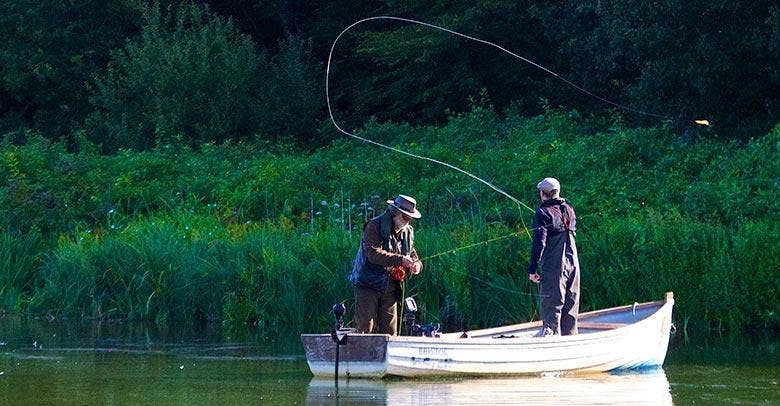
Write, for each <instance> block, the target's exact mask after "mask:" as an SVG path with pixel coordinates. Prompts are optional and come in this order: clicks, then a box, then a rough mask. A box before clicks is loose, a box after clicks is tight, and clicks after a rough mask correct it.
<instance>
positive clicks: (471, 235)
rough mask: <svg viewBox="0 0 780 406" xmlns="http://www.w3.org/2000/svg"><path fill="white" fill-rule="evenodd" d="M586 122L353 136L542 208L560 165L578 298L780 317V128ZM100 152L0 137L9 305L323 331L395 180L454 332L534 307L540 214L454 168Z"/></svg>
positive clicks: (428, 289)
mask: <svg viewBox="0 0 780 406" xmlns="http://www.w3.org/2000/svg"><path fill="white" fill-rule="evenodd" d="M585 125H586V124H585V123H584V121H583V120H581V119H579V118H578V115H577V114H576V113H566V112H558V111H548V113H547V114H545V115H542V116H538V117H532V118H522V117H516V116H510V117H509V118H507V119H501V118H499V116H498V115H497V114H495V113H494V112H493V111H492V110H490V109H482V108H476V109H474V111H472V112H471V113H469V114H464V115H459V116H456V117H453V118H452V119H451V120H450V122H449V124H448V125H447V126H444V127H440V128H437V127H423V128H415V127H409V126H406V125H394V124H382V125H373V126H370V127H368V128H366V129H365V130H364V131H363V132H362V133H361V134H362V135H363V136H366V137H369V138H371V139H375V140H379V141H383V142H389V143H391V144H392V145H395V146H397V147H400V148H403V149H406V150H409V151H412V152H415V153H419V154H424V155H426V156H430V157H432V158H436V159H441V160H445V161H447V162H450V163H452V164H455V165H457V166H459V167H462V168H464V169H466V170H468V171H470V172H472V173H475V174H478V175H479V176H481V177H483V178H485V179H488V180H490V181H491V182H492V183H494V184H496V185H498V186H500V187H502V188H503V189H505V190H506V191H507V192H508V193H510V194H512V195H513V196H516V197H517V198H518V199H519V200H521V201H523V202H525V203H526V204H528V205H529V206H535V204H536V202H535V193H534V184H535V182H536V181H538V179H540V178H541V177H543V176H545V175H549V174H552V175H555V176H557V177H559V178H560V179H561V180H562V182H563V185H564V191H563V194H564V196H565V197H567V198H568V199H569V200H570V201H572V202H573V204H574V206H575V207H576V208H577V213H578V216H579V221H578V226H579V231H578V242H579V246H580V251H581V261H582V268H583V290H584V293H583V307H584V308H585V309H594V308H602V307H605V306H613V305H619V304H625V303H627V302H633V301H644V300H656V299H659V298H661V297H662V295H663V292H665V291H674V292H675V295H676V298H677V299H678V307H677V309H678V310H677V318H678V319H679V320H680V321H685V322H686V323H688V324H689V325H690V326H698V327H700V328H706V327H708V326H709V327H717V328H729V329H739V328H748V327H751V328H752V327H771V326H776V325H777V322H778V318H777V312H778V305H779V302H778V299H777V297H778V293H779V292H780V286H778V279H777V278H776V275H775V273H776V270H777V269H780V263H779V262H778V258H780V253H779V252H778V245H777V244H776V243H775V241H774V237H776V236H777V235H778V231H780V230H778V225H777V221H776V220H775V219H774V216H773V213H777V210H778V209H780V207H778V203H777V201H776V199H774V198H773V197H772V195H774V194H775V193H776V192H777V188H778V183H777V182H778V179H777V174H778V173H780V171H778V163H779V162H780V157H779V156H778V155H779V154H780V149H778V145H780V126H778V127H776V128H775V129H774V130H773V131H772V132H771V133H769V134H767V135H765V136H763V137H760V138H756V139H753V140H751V141H749V142H747V143H746V144H744V145H738V144H736V143H734V142H729V141H722V140H708V139H700V140H696V141H691V140H684V139H681V138H679V137H677V136H674V135H671V134H670V133H669V132H668V131H667V130H664V129H624V128H615V129H613V130H611V131H608V132H602V133H597V134H594V135H581V134H582V131H583V130H582V127H583V126H585ZM94 150H95V148H89V147H88V145H87V144H85V146H84V147H83V148H81V152H78V153H68V152H66V151H65V150H64V149H63V146H62V145H60V144H53V143H50V142H48V141H46V140H45V139H42V138H40V137H36V136H31V138H30V139H29V142H27V143H26V144H24V145H12V144H9V143H6V144H4V145H3V147H2V151H1V152H2V157H3V162H2V165H0V178H1V179H6V181H5V183H3V184H2V185H1V187H0V199H2V206H1V207H2V209H0V215H2V220H3V223H2V233H1V234H0V253H2V258H3V261H4V262H3V263H2V264H0V265H2V267H3V270H4V273H3V274H2V275H3V278H2V279H0V281H1V282H2V284H0V303H2V304H3V307H4V309H6V310H11V311H23V312H27V313H31V314H50V315H51V316H54V317H100V318H114V317H119V318H124V317H129V318H131V319H146V320H155V321H157V322H159V323H164V322H166V321H174V320H176V321H186V322H191V323H194V322H197V321H198V320H206V319H208V320H224V321H226V322H228V323H245V322H249V323H256V324H259V325H262V326H266V327H269V328H273V329H274V330H278V331H288V332H295V331H302V330H323V329H326V328H327V327H328V326H329V323H330V317H331V316H330V312H329V309H330V306H331V305H332V304H333V303H335V302H336V301H344V302H346V303H347V304H348V305H349V304H350V303H351V302H352V297H351V289H350V286H349V284H348V282H347V280H346V275H347V274H348V273H349V269H350V266H351V260H352V257H353V255H354V253H355V249H356V246H357V241H358V239H359V237H360V229H361V226H362V223H363V221H365V219H366V218H367V217H370V216H371V215H372V214H373V213H375V212H377V211H379V210H383V209H384V207H385V205H384V200H385V199H387V198H389V197H392V196H393V195H395V194H396V193H399V192H402V191H403V192H408V193H410V194H412V195H414V196H415V197H416V198H417V199H418V201H419V202H420V206H421V210H422V211H423V213H424V217H423V219H422V220H421V221H419V222H418V223H417V224H416V226H417V230H418V231H417V234H418V237H417V239H418V249H419V251H420V253H421V255H422V256H423V257H429V256H433V257H432V258H430V259H429V260H427V261H426V266H425V269H424V272H423V273H422V274H421V276H419V277H417V278H415V279H412V280H411V281H410V282H409V284H408V286H407V293H408V294H410V295H415V297H416V298H417V300H418V303H420V305H421V306H422V310H423V314H422V315H421V317H423V318H425V319H426V320H428V321H440V322H442V323H444V324H445V325H447V326H449V327H450V328H461V327H475V326H487V325H497V324H500V323H503V322H506V321H521V320H527V319H529V318H531V317H533V316H534V314H535V311H536V303H535V298H534V294H535V291H534V287H533V286H531V285H530V284H529V283H528V282H527V280H526V278H525V274H524V272H525V266H526V265H527V261H528V250H529V241H528V236H527V234H526V233H525V231H524V227H525V225H528V224H530V221H531V217H532V214H533V213H532V212H531V211H529V210H528V209H524V208H520V207H518V206H516V205H515V204H514V203H512V202H511V201H509V199H506V198H505V197H503V196H501V195H500V194H498V193H495V192H494V191H492V190H490V189H489V188H487V187H485V186H484V185H482V184H481V183H479V182H475V181H474V180H472V179H470V178H468V177H466V176H464V175H461V174H458V173H456V172H454V171H451V170H448V169H446V168H444V167H441V166H438V165H434V164H431V163H429V162H425V161H421V160H414V159H411V158H408V157H405V156H402V155H400V154H394V153H390V152H387V151H386V150H383V149H380V148H377V147H373V146H370V145H366V144H362V143H359V142H358V141H354V140H350V139H342V140H338V141H336V142H334V143H333V144H332V145H331V146H329V147H327V148H321V149H319V150H317V151H315V152H311V153H308V154H302V153H292V152H284V151H281V150H278V151H275V152H270V150H269V149H268V147H267V146H261V145H256V144H248V143H237V144H232V143H225V144H222V145H214V144H204V145H201V146H200V147H199V148H198V149H196V150H193V149H190V148H188V147H174V146H168V145H160V146H158V147H157V148H155V149H154V150H151V151H148V152H130V151H122V152H120V153H117V154H113V155H100V154H98V153H96V152H94ZM90 151H91V152H90ZM511 234H516V235H515V236H511V237H508V238H501V239H498V240H496V241H494V242H491V243H489V244H478V245H476V246H475V247H472V248H468V249H463V250H459V251H456V252H454V253H449V251H451V250H454V249H457V248H460V247H464V246H467V245H470V244H475V243H480V242H483V241H486V240H490V239H494V238H498V237H503V236H507V235H511Z"/></svg>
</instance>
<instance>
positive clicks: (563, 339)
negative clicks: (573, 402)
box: [301, 292, 674, 378]
mask: <svg viewBox="0 0 780 406" xmlns="http://www.w3.org/2000/svg"><path fill="white" fill-rule="evenodd" d="M673 306H674V299H673V294H672V293H671V292H669V293H666V295H665V297H664V300H661V301H656V302H648V303H641V304H638V303H635V304H633V305H628V306H622V307H615V308H611V309H606V310H598V311H593V312H588V313H582V314H580V316H579V318H578V325H579V334H577V335H573V336H547V337H535V335H536V334H537V333H538V332H539V330H540V327H541V322H540V321H535V322H530V323H523V324H514V325H509V326H503V327H496V328H489V329H484V330H473V331H469V332H468V333H467V334H464V333H462V332H456V333H447V334H441V335H440V336H437V337H427V336H422V337H418V336H388V335H385V334H353V333H348V332H347V331H343V332H340V333H339V336H342V335H343V336H345V337H346V338H345V339H343V340H344V341H346V343H345V344H343V345H339V346H338V347H339V348H338V363H337V362H336V356H337V350H336V342H335V341H334V339H333V338H332V336H331V334H302V335H301V341H302V342H303V346H304V348H305V350H306V360H307V361H308V363H309V368H310V369H311V372H312V373H313V374H314V376H316V377H328V376H329V377H333V376H334V373H335V372H336V370H338V374H339V376H346V377H354V378H381V377H384V376H403V377H419V376H448V375H449V376H456V375H491V376H496V375H529V374H531V375H534V374H541V373H556V372H562V373H589V372H606V371H615V370H623V369H638V368H648V367H657V366H660V365H662V364H663V362H664V358H666V350H667V347H668V344H669V334H670V331H671V327H672V307H673ZM466 335H467V337H464V336H466ZM337 364H338V369H336V367H337Z"/></svg>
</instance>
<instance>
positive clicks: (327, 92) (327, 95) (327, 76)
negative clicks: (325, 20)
mask: <svg viewBox="0 0 780 406" xmlns="http://www.w3.org/2000/svg"><path fill="white" fill-rule="evenodd" d="M373 20H391V21H400V22H405V23H411V24H417V25H422V26H424V27H428V28H432V29H435V30H440V31H444V32H447V33H449V34H452V35H456V36H459V37H462V38H465V39H468V40H470V41H474V42H478V43H481V44H484V45H488V46H490V47H493V48H496V49H498V50H500V51H502V52H505V53H507V54H509V55H511V56H512V57H514V58H517V59H519V60H521V61H523V62H525V63H527V64H530V65H532V66H534V67H536V68H538V69H540V70H542V71H544V72H545V73H547V74H549V75H552V76H554V77H556V78H558V79H559V80H561V81H562V82H564V83H566V84H567V85H569V86H571V87H573V88H575V89H577V90H578V91H580V92H582V93H585V94H587V95H589V96H590V97H593V98H595V99H597V100H599V101H601V102H604V103H607V104H610V105H612V106H615V107H617V108H620V109H623V110H626V111H630V112H633V113H636V114H641V115H644V116H649V117H656V118H664V119H670V118H671V117H669V116H667V115H662V114H655V113H650V112H647V111H643V110H638V109H634V108H631V107H628V106H625V105H622V104H619V103H615V102H613V101H611V100H608V99H606V98H604V97H601V96H599V95H597V94H595V93H593V92H591V91H589V90H587V89H585V88H583V87H581V86H578V85H577V84H575V83H573V82H571V81H570V80H567V79H566V78H564V77H562V76H560V75H559V74H557V73H555V72H553V71H551V70H550V69H547V68H546V67H544V66H542V65H540V64H538V63H536V62H534V61H532V60H530V59H528V58H525V57H523V56H521V55H518V54H516V53H514V52H512V51H510V50H508V49H506V48H504V47H502V46H500V45H497V44H495V43H493V42H490V41H486V40H483V39H480V38H476V37H472V36H470V35H466V34H463V33H460V32H457V31H454V30H450V29H448V28H444V27H440V26H438V25H435V24H431V23H426V22H422V21H417V20H412V19H409V18H402V17H392V16H374V17H368V18H364V19H362V20H359V21H356V22H354V23H352V24H351V25H349V26H348V27H347V28H345V29H344V30H342V31H341V33H339V35H338V36H337V37H336V39H335V40H334V41H333V44H332V45H331V47H330V53H329V54H328V64H327V68H326V73H325V98H326V101H327V104H328V114H329V115H330V120H331V122H333V125H334V126H335V127H336V129H338V130H339V131H340V132H342V133H344V134H346V135H347V136H349V137H352V138H354V139H357V140H360V141H363V142H365V143H369V144H373V145H376V146H378V147H382V148H386V149H389V150H391V151H394V152H397V153H400V154H403V155H407V156H410V157H413V158H417V159H422V160H426V161H430V162H433V163H436V164H439V165H443V166H446V167H448V168H450V169H453V170H455V171H458V172H460V173H462V174H464V175H467V176H469V177H471V178H472V179H474V180H477V181H479V182H481V183H483V184H485V185H487V186H488V187H490V188H491V189H493V190H495V191H496V192H498V193H501V194H502V195H504V196H506V197H507V198H509V199H510V200H512V201H513V202H515V203H516V204H517V205H518V206H520V207H523V208H526V209H528V210H530V211H531V212H533V211H534V209H532V208H531V207H529V206H528V205H526V204H525V203H523V202H521V201H519V200H518V199H516V198H515V197H513V196H511V195H510V194H508V193H507V192H505V191H503V190H502V189H500V188H498V187H497V186H495V185H493V184H492V183H490V182H488V181H486V180H484V179H482V178H480V177H478V176H476V175H474V174H472V173H470V172H468V171H466V170H464V169H461V168H458V167H456V166H454V165H452V164H449V163H446V162H442V161H439V160H437V159H433V158H430V157H426V156H422V155H418V154H414V153H411V152H408V151H404V150H401V149H399V148H394V147H391V146H388V145H384V144H381V143H379V142H376V141H373V140H370V139H367V138H364V137H361V136H358V135H356V134H353V133H351V132H349V131H347V130H345V129H343V128H341V126H340V125H339V124H338V122H337V121H336V119H335V117H334V116H333V108H332V106H331V103H330V65H331V61H332V58H333V51H334V50H335V48H336V43H338V41H339V39H340V38H341V36H342V35H344V34H345V33H346V32H347V31H349V30H351V29H352V28H353V27H355V26H357V25H359V24H362V23H365V22H368V21H373ZM699 121H702V123H700V122H699ZM704 121H705V120H698V121H697V122H696V124H700V125H705V124H704V123H703V122H704ZM706 125H709V122H707V123H706Z"/></svg>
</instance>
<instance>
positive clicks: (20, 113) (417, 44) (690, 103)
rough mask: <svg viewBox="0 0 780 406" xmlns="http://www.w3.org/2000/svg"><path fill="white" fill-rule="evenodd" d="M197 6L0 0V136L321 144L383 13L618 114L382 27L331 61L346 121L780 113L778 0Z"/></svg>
mask: <svg viewBox="0 0 780 406" xmlns="http://www.w3.org/2000/svg"><path fill="white" fill-rule="evenodd" d="M195 3H197V4H198V5H193V3H192V2H189V1H183V2H180V1H176V0H157V1H147V0H112V1H103V2H100V1H93V0H89V1H79V2H62V1H57V0H40V1H30V0H23V1H13V2H10V1H9V2H3V4H2V5H0V23H2V24H0V27H2V28H0V42H2V43H3V44H5V46H4V47H3V48H2V49H1V50H0V66H2V71H0V134H6V135H5V137H10V136H13V135H14V134H15V133H17V132H18V131H19V130H25V129H32V130H38V131H40V132H41V134H43V135H44V136H45V137H48V138H52V139H60V138H65V139H68V140H71V141H72V140H73V139H74V138H77V134H78V132H79V131H80V130H87V132H86V133H87V135H88V137H89V138H90V139H91V140H92V141H93V142H95V143H96V144H98V145H102V146H103V148H104V150H105V151H115V150H116V149H119V148H135V149H148V148H152V147H154V146H155V145H156V143H157V142H163V143H165V142H169V140H170V139H181V140H183V141H184V142H187V143H190V144H191V145H198V144H200V143H202V142H217V143H219V142H222V141H223V140H227V139H231V140H236V139H259V140H278V139H288V140H289V139H292V140H295V141H297V142H298V143H299V145H307V146H309V147H311V146H314V147H316V146H321V145H323V144H325V143H326V142H327V141H328V140H330V139H332V137H333V133H332V132H327V131H321V130H319V129H320V127H321V126H320V124H321V123H322V122H323V121H325V119H326V118H327V115H326V114H327V112H326V110H325V103H324V97H323V96H324V95H323V90H322V86H321V83H322V80H323V76H324V71H323V69H321V66H323V65H324V63H325V62H326V61H327V57H328V52H329V51H330V46H331V44H332V41H333V40H334V39H335V38H336V35H338V33H339V32H340V31H341V30H342V29H343V28H344V27H346V26H348V25H349V24H351V23H353V22H355V21H357V20H359V19H361V18H365V17H368V16H374V15H393V16H401V17H408V18H413V19H418V20H422V21H425V22H430V23H434V24H439V25H441V26H443V27H446V28H449V29H453V30H457V31H459V32H462V33H464V34H468V35H472V36H475V37H478V38H481V39H484V40H487V41H492V42H495V43H497V44H499V45H501V46H503V47H505V48H507V49H508V50H511V51H513V52H515V53H517V54H519V55H521V56H523V57H525V58H528V59H529V60H531V61H534V62H536V63H539V64H541V65H543V66H545V67H547V68H549V69H551V70H552V71H554V72H556V73H557V74H559V75H560V77H562V78H565V79H567V80H570V81H571V82H573V83H575V84H577V85H579V86H581V87H583V88H585V89H587V90H588V91H590V92H592V93H594V94H596V95H599V96H600V97H604V98H606V99H609V100H611V101H613V102H614V103H618V104H619V105H621V106H622V108H616V107H615V106H614V105H612V104H608V103H603V102H602V101H599V100H598V98H594V97H592V96H589V95H587V94H586V93H584V92H582V91H579V90H576V89H575V88H574V87H572V86H570V85H567V84H565V83H564V82H563V81H561V80H560V79H559V78H558V77H555V76H553V75H550V74H548V73H545V72H544V71H543V70H541V69H539V68H537V67H534V66H532V65H531V64H528V63H525V62H522V61H520V60H518V59H514V58H511V57H510V56H508V55H507V54H505V53H502V52H500V51H498V50H496V49H495V48H491V47H488V46H485V45H484V44H479V43H475V42H471V41H467V40H464V39H462V38H459V37H455V36H453V35H450V34H447V33H444V32H441V31H437V30H433V29H430V28H425V27H421V26H418V25H412V24H409V23H401V22H398V21H387V20H383V21H372V22H369V23H366V24H362V25H360V26H357V27H356V28H355V29H354V30H353V31H351V32H349V33H348V34H347V35H345V36H344V37H342V41H341V42H340V43H339V44H338V47H337V48H336V50H335V51H336V52H335V53H334V59H333V61H332V62H333V63H332V65H331V67H332V86H331V89H330V90H331V96H332V100H333V103H334V106H335V107H336V113H337V115H338V118H339V120H342V121H344V123H345V126H346V128H361V127H363V125H364V123H365V122H366V121H368V120H370V119H371V118H374V119H376V120H378V121H380V122H385V121H391V122H412V123H415V124H416V125H429V124H432V125H444V124H445V123H446V121H447V119H448V117H449V116H451V115H452V114H453V112H454V113H455V114H457V113H461V112H465V111H468V110H469V109H470V108H471V106H472V105H473V104H475V103H476V104H483V105H487V104H491V105H493V106H495V109H496V110H497V111H499V112H502V113H504V112H506V111H522V112H523V113H524V114H525V115H534V114H539V113H541V112H542V111H543V108H544V103H542V104H541V105H540V102H539V101H540V99H544V100H547V104H549V105H551V106H563V107H564V109H566V110H570V109H576V110H578V111H580V112H582V113H583V115H585V116H591V115H594V116H596V117H599V118H601V119H602V120H603V119H604V118H607V119H606V121H609V120H610V119H611V117H613V116H614V115H615V114H616V113H617V114H622V115H623V116H624V120H626V122H627V123H629V124H630V125H632V126H633V125H641V126H648V125H650V126H652V125H657V124H658V123H659V122H661V121H667V122H669V123H671V127H670V128H672V129H673V130H674V131H676V132H680V133H682V132H683V131H685V130H686V129H687V128H688V127H691V126H692V125H693V124H692V122H691V120H693V119H696V118H706V119H708V120H710V122H711V123H712V124H713V127H712V129H713V134H719V135H720V136H723V137H726V138H729V139H741V140H747V139H749V138H750V137H754V136H757V135H760V134H763V133H765V132H767V131H769V130H770V129H771V128H772V126H774V125H775V123H776V122H777V121H778V111H780V109H779V108H778V106H780V104H778V94H780V74H779V73H778V72H780V71H778V69H777V67H776V65H777V61H778V60H780V9H778V7H777V5H776V4H774V3H773V2H771V1H769V0H758V1H752V2H748V3H745V2H742V3H736V2H730V1H725V0H719V1H703V0H694V1H667V2H663V3H648V2H645V1H639V0H621V1H608V2H601V1H596V2H588V3H583V2H580V1H574V0H567V1H564V2H554V3H540V2H518V1H507V0H491V1H482V2H476V3H475V2H467V1H460V2H453V1H433V2H398V1H394V0H384V1H380V2H362V3H357V4H355V3H353V2H349V3H340V2H331V1H322V0H315V1H308V2H301V1H290V0H273V1H264V2H257V1H248V0H241V1H235V0H231V1H220V0H209V1H198V2H195ZM211 10H213V11H211ZM507 114H511V113H507ZM598 128H599V129H603V126H601V127H598ZM68 148H69V149H71V150H73V149H75V148H77V146H76V145H74V144H69V145H68Z"/></svg>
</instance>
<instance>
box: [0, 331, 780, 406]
mask: <svg viewBox="0 0 780 406" xmlns="http://www.w3.org/2000/svg"><path fill="white" fill-rule="evenodd" d="M182 331H185V330H183V329H182V330H176V331H173V330H158V329H155V328H154V327H149V326H142V325H132V326H130V325H123V324H84V323H48V322H40V321H32V322H24V321H20V320H18V319H9V318H3V317H2V316H0V404H2V405H17V404H18V405H105V404H109V405H124V404H161V405H162V404H165V405H168V404H182V405H199V404H203V405H257V404H262V405H275V404H280V405H287V404H299V405H300V404H317V405H318V404H326V405H330V404H333V405H335V404H339V405H350V404H392V405H403V404H447V405H451V404H534V403H536V404H539V403H542V404H544V403H546V404H561V403H568V404H626V403H630V404H654V405H655V404H780V386H779V385H778V381H780V356H778V353H777V344H778V340H777V338H771V337H765V336H764V337H738V338H731V339H729V338H722V337H707V338H699V339H694V338H689V339H688V340H687V341H686V340H684V339H683V337H680V336H677V337H674V339H673V341H672V344H671V346H670V350H669V356H668V358H667V362H666V364H665V365H664V367H663V369H657V370H651V371H643V372H631V373H621V374H598V375H590V376H555V375H550V376H541V377H522V378H502V379H471V378H469V379H447V380H396V379H390V380H383V381H363V380H351V381H345V380H342V381H341V382H340V384H339V390H338V394H337V392H336V390H335V387H334V383H333V381H332V380H317V379H312V378H311V376H310V374H309V371H308V368H307V366H306V362H305V361H304V360H303V359H302V358H301V353H302V348H301V346H300V344H299V342H298V339H297V337H290V338H289V339H283V340H276V341H277V342H275V343H273V344H268V343H267V340H263V339H260V338H259V334H257V333H256V332H249V331H245V332H238V333H235V332H233V333H226V332H224V331H222V329H221V328H211V329H209V328H206V329H201V330H199V331H197V332H192V331H190V332H188V333H184V332H182Z"/></svg>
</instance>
